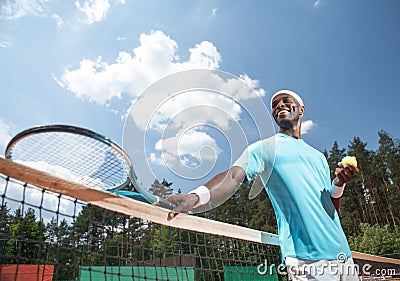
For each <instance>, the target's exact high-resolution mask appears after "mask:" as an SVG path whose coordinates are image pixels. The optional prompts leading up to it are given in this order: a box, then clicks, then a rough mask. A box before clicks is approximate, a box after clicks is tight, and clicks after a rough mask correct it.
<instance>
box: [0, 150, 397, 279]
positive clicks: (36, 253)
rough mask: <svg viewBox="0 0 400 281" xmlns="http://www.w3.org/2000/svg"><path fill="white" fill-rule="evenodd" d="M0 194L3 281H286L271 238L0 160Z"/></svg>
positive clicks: (360, 261)
mask: <svg viewBox="0 0 400 281" xmlns="http://www.w3.org/2000/svg"><path fill="white" fill-rule="evenodd" d="M0 195H1V209H0V280H7V281H8V280H13V281H16V280H23V281H28V280H43V281H45V280H60V281H61V280H64V281H66V280H81V281H86V280H107V281H108V280H113V281H114V280H118V281H120V280H123V281H125V280H126V281H127V280H232V281H233V280H287V275H286V272H285V268H284V267H283V266H282V265H281V256H280V249H279V242H278V238H277V236H276V235H274V234H270V233H266V232H262V231H257V230H254V229H249V228H244V227H240V226H237V225H231V224H227V223H223V222H218V221H213V220H208V219H205V218H201V217H198V216H192V215H187V214H180V215H179V216H177V217H176V218H175V219H173V220H170V221H169V220H167V214H168V210H165V209H162V208H159V207H156V206H152V205H150V204H147V203H143V202H140V201H136V200H133V199H131V198H127V197H122V196H119V195H116V194H113V193H109V192H105V191H102V190H97V189H93V188H89V187H87V186H83V185H80V184H77V183H73V182H70V181H67V180H64V179H61V178H58V177H54V176H52V175H50V174H48V173H45V172H43V171H38V170H35V169H32V168H29V167H26V166H24V165H21V164H18V163H15V162H12V161H10V160H7V159H4V158H0ZM353 257H354V258H355V260H356V262H357V265H359V267H360V270H363V271H362V272H360V274H361V275H362V276H361V277H362V278H364V279H367V278H375V277H376V278H378V277H382V276H389V274H392V275H391V276H395V275H396V274H399V264H400V261H399V260H396V259H390V258H381V257H376V256H370V255H366V254H362V253H355V252H353ZM372 261H374V263H373V262H372ZM368 265H371V266H370V267H368ZM377 270H380V271H379V273H380V275H379V274H378V271H377ZM383 270H385V271H383ZM378 275H379V276H378ZM367 280H368V279H367Z"/></svg>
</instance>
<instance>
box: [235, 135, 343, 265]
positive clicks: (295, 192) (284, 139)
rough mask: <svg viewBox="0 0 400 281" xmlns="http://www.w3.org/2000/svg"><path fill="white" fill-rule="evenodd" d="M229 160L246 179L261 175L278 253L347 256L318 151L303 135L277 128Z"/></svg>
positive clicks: (305, 256) (302, 256)
mask: <svg viewBox="0 0 400 281" xmlns="http://www.w3.org/2000/svg"><path fill="white" fill-rule="evenodd" d="M234 166H239V167H242V168H243V169H244V170H245V171H246V175H247V177H248V178H249V179H252V178H254V177H255V176H256V175H260V177H261V179H262V182H263V184H264V186H265V189H266V191H267V193H268V195H269V198H270V200H271V202H272V205H273V207H274V210H275V214H276V219H277V222H278V233H279V241H280V244H281V249H282V255H283V258H285V257H294V258H300V259H307V260H335V259H337V257H338V255H339V254H340V255H343V254H345V255H346V256H347V257H351V252H350V249H349V246H348V243H347V239H346V236H345V234H344V232H343V229H342V227H341V225H340V221H339V217H338V213H337V212H336V210H335V208H334V206H333V203H332V201H331V197H330V191H331V188H332V183H331V179H330V171H329V166H328V163H327V161H326V159H325V157H324V155H323V154H322V153H321V152H319V151H317V150H316V149H314V148H313V147H311V146H310V145H308V144H307V143H305V142H304V141H303V140H302V139H295V138H292V137H290V136H288V135H285V134H281V133H279V134H276V135H275V136H273V137H271V138H268V139H265V140H261V141H258V142H255V143H253V144H251V145H250V146H249V147H248V148H247V149H246V150H245V151H244V152H243V153H242V155H241V156H240V157H239V159H238V160H237V161H236V162H235V164H234Z"/></svg>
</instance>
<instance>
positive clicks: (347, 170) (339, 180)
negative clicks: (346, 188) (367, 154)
mask: <svg viewBox="0 0 400 281" xmlns="http://www.w3.org/2000/svg"><path fill="white" fill-rule="evenodd" d="M338 166H339V167H337V168H336V170H335V175H336V178H335V180H334V184H335V185H336V186H343V185H344V184H345V183H347V182H349V181H350V180H351V179H352V178H353V176H354V175H355V174H357V173H358V168H357V167H356V166H354V165H353V164H351V163H349V164H347V165H345V164H343V163H342V162H339V163H338Z"/></svg>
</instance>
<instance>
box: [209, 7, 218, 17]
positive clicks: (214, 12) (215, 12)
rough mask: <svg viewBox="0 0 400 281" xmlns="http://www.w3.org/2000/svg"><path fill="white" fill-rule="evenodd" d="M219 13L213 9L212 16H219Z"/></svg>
mask: <svg viewBox="0 0 400 281" xmlns="http://www.w3.org/2000/svg"><path fill="white" fill-rule="evenodd" d="M217 11H218V9H217V8H215V9H212V11H211V14H212V15H213V16H216V15H217Z"/></svg>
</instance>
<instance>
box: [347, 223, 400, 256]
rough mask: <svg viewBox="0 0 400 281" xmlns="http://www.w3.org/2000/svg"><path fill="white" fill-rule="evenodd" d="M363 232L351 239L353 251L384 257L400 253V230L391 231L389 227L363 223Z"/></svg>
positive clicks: (361, 226)
mask: <svg viewBox="0 0 400 281" xmlns="http://www.w3.org/2000/svg"><path fill="white" fill-rule="evenodd" d="M360 228H361V232H360V234H358V235H355V236H352V237H350V238H349V239H348V240H349V245H350V248H351V249H352V250H353V251H358V252H362V253H367V254H371V255H384V254H392V253H399V252H400V229H399V228H398V227H396V228H395V229H391V228H390V226H389V225H385V226H384V227H382V226H380V225H378V224H375V225H369V224H366V223H362V224H361V225H360Z"/></svg>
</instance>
